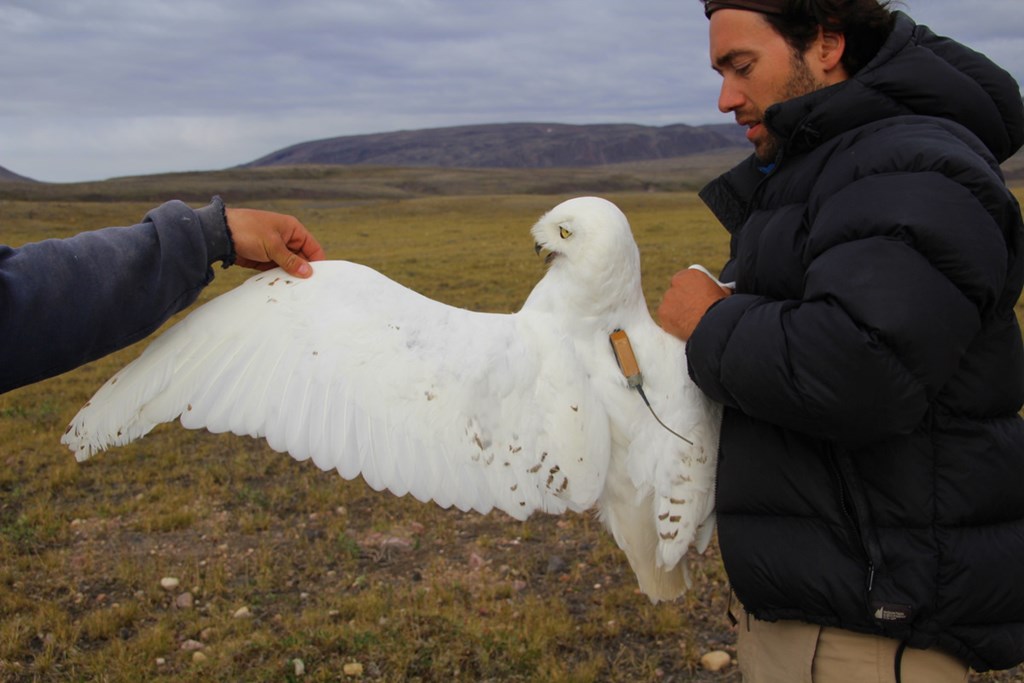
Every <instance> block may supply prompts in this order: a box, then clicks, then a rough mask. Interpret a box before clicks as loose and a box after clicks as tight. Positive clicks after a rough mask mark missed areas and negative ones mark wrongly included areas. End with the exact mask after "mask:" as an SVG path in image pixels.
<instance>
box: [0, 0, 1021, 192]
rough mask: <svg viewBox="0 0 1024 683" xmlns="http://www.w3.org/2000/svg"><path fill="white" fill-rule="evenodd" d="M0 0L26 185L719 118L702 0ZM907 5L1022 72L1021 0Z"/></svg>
mask: <svg viewBox="0 0 1024 683" xmlns="http://www.w3.org/2000/svg"><path fill="white" fill-rule="evenodd" d="M2 1H3V4H2V5H0V93H2V96H0V166H3V167H5V168H7V169H9V170H11V171H14V172H16V173H20V174H22V175H27V176H29V177H32V178H35V179H37V180H45V181H50V182H70V181H78V180H94V179H101V178H108V177H113V176H121V175H137V174H145V173H159V172H164V171H185V170H209V169H219V168H227V167H230V166H234V165H236V164H240V163H245V162H247V161H251V160H253V159H255V158H257V157H260V156H263V155H264V154H267V153H270V152H272V151H274V150H276V149H279V148H281V147H285V146H287V145H291V144H294V143H297V142H305V141H307V140H315V139H319V138H327V137H335V136H340V135H356V134H361V133H375V132H384V131H392V130H401V129H417V128H433V127H440V126H450V125H460V124H475V123H503V122H537V121H543V122H556V123H642V124H651V125H666V124H670V123H689V124H702V123H729V122H731V121H732V119H731V118H730V117H727V116H725V115H722V114H720V113H719V112H718V111H717V109H716V108H715V100H716V97H717V92H718V77H717V76H716V75H715V74H714V73H713V72H712V71H711V69H710V68H709V65H708V54H707V21H706V20H705V19H704V17H703V14H702V12H701V8H700V5H699V4H698V3H697V2H696V0H517V1H516V2H502V1H498V2H488V1H487V0H291V1H289V2H284V1H275V0H2ZM902 7H903V9H905V10H906V11H907V12H908V13H909V14H910V15H911V16H913V17H914V18H915V19H916V20H917V21H918V23H922V24H927V25H928V26H930V27H931V28H932V29H933V30H935V31H936V32H938V33H941V34H943V35H949V36H952V37H954V38H957V39H959V40H961V41H963V42H966V43H967V44H969V45H971V46H972V47H974V48H975V49H978V50H980V51H982V52H984V53H986V54H988V55H989V56H990V57H992V58H993V59H995V60H996V61H997V62H999V63H1000V64H1001V65H1002V66H1004V67H1005V68H1007V69H1008V70H1010V71H1011V72H1012V73H1013V74H1014V76H1015V77H1016V78H1017V80H1018V82H1024V0H986V1H985V2H983V3H975V2H968V1H967V0H903V4H902ZM982 8H983V9H982Z"/></svg>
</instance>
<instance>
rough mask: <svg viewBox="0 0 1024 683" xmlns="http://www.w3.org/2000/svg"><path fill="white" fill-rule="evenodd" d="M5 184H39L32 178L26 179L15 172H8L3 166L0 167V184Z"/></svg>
mask: <svg viewBox="0 0 1024 683" xmlns="http://www.w3.org/2000/svg"><path fill="white" fill-rule="evenodd" d="M3 182H22V183H34V182H38V181H35V180H32V179H31V178H26V177H25V176H23V175H18V174H17V173H15V172H14V171H8V170H7V169H6V168H4V167H3V166H0V183H3Z"/></svg>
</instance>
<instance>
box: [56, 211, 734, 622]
mask: <svg viewBox="0 0 1024 683" xmlns="http://www.w3.org/2000/svg"><path fill="white" fill-rule="evenodd" d="M532 234H533V237H534V240H535V243H536V248H537V250H538V252H541V251H542V250H543V251H544V252H546V254H547V258H546V260H547V262H548V264H549V265H548V267H547V272H546V273H545V275H544V277H543V278H542V279H541V280H540V282H538V283H537V285H536V287H535V288H534V289H533V291H532V292H531V293H530V295H529V297H528V298H527V300H526V302H525V303H524V304H523V306H522V309H521V310H519V311H518V312H517V313H514V314H496V313H482V312H475V311H468V310H464V309H460V308H455V307H452V306H449V305H446V304H443V303H440V302H437V301H433V300H431V299H428V298H426V297H424V296H422V295H420V294H418V293H416V292H413V291H412V290H410V289H407V288H405V287H403V286H402V285H400V284H397V283H396V282H394V281H392V280H389V279H388V278H386V277H385V276H383V275H381V274H380V273H378V272H376V271H374V270H372V269H370V268H367V267H365V266H362V265H358V264H355V263H350V262H346V261H321V262H318V263H315V264H313V265H314V274H313V276H312V277H311V278H309V279H305V280H300V279H296V278H292V277H290V276H288V275H287V274H286V273H285V272H284V271H282V270H272V271H268V272H265V273H261V274H259V275H255V276H253V277H252V278H250V279H249V280H247V281H246V282H244V283H243V284H242V285H240V286H239V287H237V288H235V289H233V290H231V291H229V292H227V293H226V294H223V295H221V296H219V297H217V298H215V299H213V300H212V301H210V302H209V303H207V304H205V305H203V306H200V307H199V308H197V309H196V310H194V311H193V312H192V313H191V314H189V315H188V316H187V317H185V318H184V319H183V320H182V321H181V322H179V323H177V324H176V325H175V326H173V327H172V328H171V329H169V330H168V331H167V332H166V333H164V334H163V335H161V336H160V337H158V338H157V339H156V340H154V341H153V343H151V344H150V345H149V347H148V348H147V349H146V350H145V352H144V353H143V354H142V355H141V356H139V358H137V359H136V360H135V361H134V362H132V363H130V364H129V365H127V366H126V367H124V368H123V369H122V370H121V371H120V372H118V373H117V374H116V375H115V376H114V377H112V378H111V379H110V380H109V381H107V383H106V384H104V385H103V386H102V387H101V388H100V389H99V391H97V392H96V394H95V396H94V397H93V398H92V400H91V401H89V402H88V403H87V404H86V405H85V406H84V407H83V408H82V409H81V411H79V413H78V414H77V415H76V416H75V417H74V419H73V420H72V421H71V424H70V426H69V427H68V429H67V432H66V433H65V434H64V436H63V438H62V439H61V440H62V442H63V443H64V444H66V445H67V446H68V447H69V448H70V449H71V450H72V452H74V454H75V456H76V457H77V458H78V459H79V460H85V459H86V458H88V457H90V456H91V455H93V454H94V453H96V452H98V451H102V450H104V449H106V448H108V447H110V446H119V445H124V444H127V443H128V442H130V441H133V440H134V439H137V438H139V437H141V436H143V435H145V434H146V433H148V432H149V431H150V430H151V429H153V427H155V426H156V425H157V424H160V423H163V422H169V421H172V420H174V419H175V418H178V417H179V416H180V419H181V424H182V425H184V426H185V427H187V428H189V429H198V428H206V429H208V430H210V431H211V432H233V433H235V434H239V435H249V436H252V437H262V438H265V439H266V440H267V442H268V443H269V445H270V446H271V447H272V448H274V449H275V450H277V451H282V452H283V451H287V452H288V453H290V454H291V455H292V456H293V457H294V458H296V459H297V460H306V459H311V460H312V461H313V462H314V463H316V464H317V465H318V466H319V467H320V468H322V469H324V470H330V469H337V470H338V472H339V473H340V474H341V476H343V477H345V478H347V479H351V478H354V477H356V476H357V475H361V476H362V477H363V479H364V480H365V481H366V483H367V484H369V485H370V486H371V487H373V488H374V489H376V490H383V489H388V490H390V491H391V492H393V493H395V494H397V495H399V496H401V495H405V494H407V493H409V494H412V495H413V496H415V497H416V498H417V499H418V500H421V501H428V500H432V501H434V502H435V503H437V504H439V505H441V506H444V507H448V506H455V507H457V508H459V509H460V510H464V511H468V510H476V511H478V512H481V513H486V512H488V511H490V510H491V509H493V508H497V509H499V510H502V511H504V512H505V513H507V514H509V515H511V516H512V517H514V518H515V519H519V520H522V519H525V518H526V517H527V516H529V515H530V514H531V513H533V512H534V511H537V510H541V511H543V512H547V513H554V514H557V513H561V512H564V511H565V510H574V511H585V510H591V509H596V511H597V513H598V515H599V517H600V519H601V520H602V522H603V523H604V525H605V526H606V527H607V528H608V530H609V531H610V532H611V534H612V535H613V537H614V539H615V541H616V543H617V544H618V545H619V547H620V548H622V550H623V551H624V552H625V554H626V557H627V558H628V560H629V563H630V566H631V567H632V569H633V571H634V573H635V574H636V576H637V580H638V582H639V585H640V588H641V590H642V591H643V592H644V593H646V594H647V595H648V596H649V597H650V598H651V600H652V601H655V602H657V601H659V600H670V599H672V598H675V597H677V596H678V595H679V594H680V593H682V592H683V591H684V590H685V588H686V585H687V584H688V577H687V574H686V565H685V562H683V558H684V555H685V554H686V552H687V550H688V548H689V547H690V546H691V545H693V546H696V548H697V549H698V550H699V551H703V549H704V547H705V546H706V544H707V542H708V540H709V539H710V536H711V531H712V528H713V524H714V517H713V507H714V471H715V459H716V456H717V450H718V430H719V426H720V407H719V406H717V405H716V404H713V403H711V402H710V401H709V400H708V399H707V398H706V397H705V396H704V395H703V394H702V393H701V392H700V390H699V389H698V388H697V387H696V386H695V385H694V384H693V383H692V382H691V381H690V380H689V378H688V376H687V371H686V357H685V345H684V343H683V342H682V341H680V340H678V339H676V338H674V337H672V336H670V335H669V334H668V333H666V332H664V331H663V330H662V329H661V328H660V327H659V326H658V325H657V324H656V323H655V322H654V320H653V319H652V318H651V316H650V314H649V312H648V308H647V304H646V302H645V300H644V296H643V292H642V290H641V286H640V254H639V250H638V248H637V246H636V243H635V242H634V240H633V235H632V233H631V231H630V228H629V223H628V221H627V219H626V217H625V215H623V213H622V212H621V211H620V210H619V209H618V207H616V206H615V205H614V204H612V203H611V202H608V201H606V200H603V199H599V198H594V197H582V198H576V199H570V200H569V201H566V202H563V203H561V204H559V205H558V206H556V207H555V208H554V209H552V210H551V211H550V212H548V213H547V214H545V215H544V216H542V217H541V218H540V220H539V221H538V222H537V223H536V225H534V226H533V229H532ZM616 330H623V331H625V333H626V335H627V338H628V340H629V341H630V342H631V343H632V350H633V352H634V354H635V357H636V359H637V361H638V362H639V364H640V366H641V368H642V385H641V387H642V394H643V397H645V398H643V400H642V397H641V396H640V395H639V393H638V391H637V389H636V386H635V385H636V384H637V381H638V380H640V378H639V377H633V378H631V380H627V378H626V376H625V375H624V373H623V371H622V368H620V364H619V362H618V360H617V358H616V355H615V353H614V349H613V346H612V344H611V343H609V336H610V335H611V333H613V332H614V331H616ZM645 401H649V406H648V405H645ZM659 419H660V421H661V423H659V421H658V420H659ZM669 428H671V430H670V429H669Z"/></svg>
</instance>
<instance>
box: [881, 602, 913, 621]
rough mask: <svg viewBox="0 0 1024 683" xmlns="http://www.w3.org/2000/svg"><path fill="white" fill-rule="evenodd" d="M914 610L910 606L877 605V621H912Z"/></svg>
mask: <svg viewBox="0 0 1024 683" xmlns="http://www.w3.org/2000/svg"><path fill="white" fill-rule="evenodd" d="M912 614H913V610H912V609H911V608H910V606H909V605H892V604H888V603H879V602H876V603H875V619H878V620H879V621H910V616H911V615H912Z"/></svg>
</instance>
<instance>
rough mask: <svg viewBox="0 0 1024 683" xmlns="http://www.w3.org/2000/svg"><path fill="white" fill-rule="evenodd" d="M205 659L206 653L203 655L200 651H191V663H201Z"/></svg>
mask: <svg viewBox="0 0 1024 683" xmlns="http://www.w3.org/2000/svg"><path fill="white" fill-rule="evenodd" d="M207 659H208V657H207V656H206V655H204V654H203V653H202V652H198V651H196V652H193V653H192V663H193V664H202V663H203V662H205V661H206V660H207Z"/></svg>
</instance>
